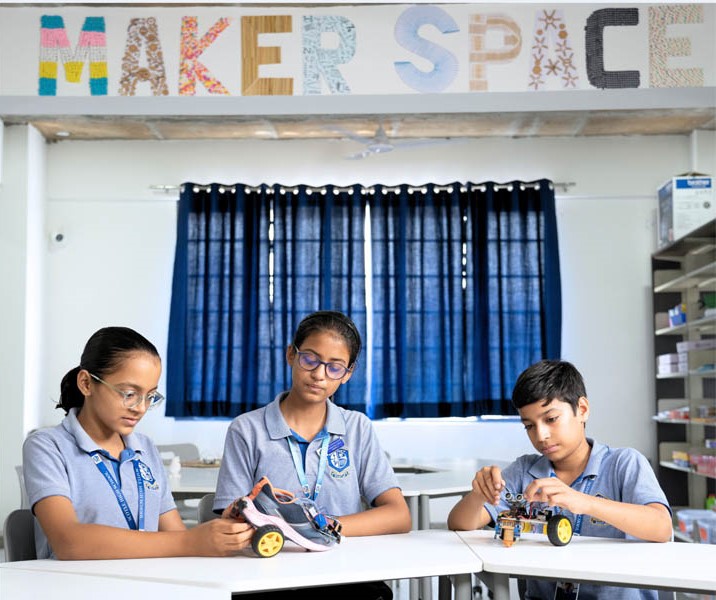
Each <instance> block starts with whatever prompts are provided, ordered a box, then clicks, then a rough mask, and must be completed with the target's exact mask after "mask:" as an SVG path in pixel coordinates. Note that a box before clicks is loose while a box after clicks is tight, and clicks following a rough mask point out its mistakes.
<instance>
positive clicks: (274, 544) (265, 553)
mask: <svg viewBox="0 0 716 600" xmlns="http://www.w3.org/2000/svg"><path fill="white" fill-rule="evenodd" d="M283 542H284V538H283V532H282V531H281V530H280V529H279V528H278V527H276V526H275V525H262V526H261V527H257V528H256V531H255V532H254V537H253V538H252V539H251V547H252V548H253V550H254V552H256V554H257V555H258V556H260V557H261V558H271V557H272V556H276V555H277V554H278V553H279V552H281V548H283Z"/></svg>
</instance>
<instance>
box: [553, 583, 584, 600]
mask: <svg viewBox="0 0 716 600" xmlns="http://www.w3.org/2000/svg"><path fill="white" fill-rule="evenodd" d="M578 596H579V584H578V583H573V582H571V581H558V582H557V587H556V588H555V590H554V600H577V597H578Z"/></svg>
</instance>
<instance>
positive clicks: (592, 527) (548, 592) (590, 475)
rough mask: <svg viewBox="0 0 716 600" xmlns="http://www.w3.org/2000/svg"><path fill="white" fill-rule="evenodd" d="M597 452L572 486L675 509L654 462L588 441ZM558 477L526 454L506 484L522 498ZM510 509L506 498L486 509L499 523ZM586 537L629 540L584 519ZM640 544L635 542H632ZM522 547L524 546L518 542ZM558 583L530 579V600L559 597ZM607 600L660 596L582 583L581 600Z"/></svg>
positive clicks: (602, 524)
mask: <svg viewBox="0 0 716 600" xmlns="http://www.w3.org/2000/svg"><path fill="white" fill-rule="evenodd" d="M587 441H588V442H589V445H590V446H591V447H592V452H591V454H590V455H589V461H588V462H587V466H586V467H585V469H584V472H583V473H582V474H581V475H580V476H579V477H578V478H577V479H576V480H575V481H574V482H573V483H572V485H571V487H572V488H573V489H575V490H577V491H580V492H584V493H589V494H590V495H591V496H597V497H600V498H608V499H609V500H615V501H616V502H626V503H628V504H642V505H645V504H652V503H658V504H663V505H664V506H666V508H668V509H669V512H671V509H670V508H669V503H668V501H667V499H666V496H665V495H664V492H663V490H662V489H661V487H660V486H659V482H658V481H657V479H656V475H655V474H654V470H653V469H652V467H651V465H650V464H649V461H648V460H647V459H646V457H644V455H642V454H641V453H639V452H638V451H637V450H634V449H633V448H610V447H609V446H606V445H604V444H600V443H598V442H595V441H594V440H592V439H590V438H587ZM553 473H554V471H553V469H552V463H551V462H550V460H549V459H548V458H547V457H546V456H543V455H541V454H526V455H524V456H520V457H519V458H518V459H517V460H515V462H513V463H512V464H511V465H509V466H508V467H506V468H505V470H504V471H503V472H502V478H503V479H504V480H505V484H506V488H507V490H508V491H510V492H512V493H513V494H515V493H518V494H519V493H522V492H524V490H525V489H526V488H527V486H528V485H529V484H530V483H532V481H534V480H535V479H541V478H543V477H550V476H552V475H553ZM508 508H509V507H508V505H507V503H506V502H505V501H504V499H502V498H501V500H500V504H499V505H497V506H494V505H492V504H485V509H486V510H487V512H489V513H490V517H491V518H492V520H493V522H494V521H495V519H496V518H497V515H498V513H499V512H501V511H503V510H507V509H508ZM561 512H562V513H563V514H565V515H567V516H568V517H570V518H571V519H572V523H575V526H576V522H577V521H576V519H577V517H576V516H575V515H573V514H572V513H571V512H570V511H568V510H566V509H561ZM580 535H584V536H592V537H609V538H628V537H631V536H627V535H626V534H625V533H624V532H623V531H620V530H619V529H617V528H615V527H612V526H611V525H608V524H607V523H605V522H603V521H599V520H597V519H594V518H592V517H590V516H589V515H583V516H582V518H581V531H580ZM632 539H634V538H632ZM518 543H519V542H518ZM554 590H555V583H554V582H553V581H551V582H550V581H542V580H531V579H530V580H528V581H527V593H526V596H525V598H549V599H551V598H554V594H555V591H554ZM594 598H602V599H604V600H607V599H608V600H612V599H615V600H620V599H625V600H626V599H629V600H632V599H634V600H636V599H641V598H653V599H654V600H656V599H657V598H658V594H657V592H656V591H654V590H642V589H636V588H619V587H609V586H596V585H589V584H584V583H582V584H581V585H580V587H579V600H589V599H594Z"/></svg>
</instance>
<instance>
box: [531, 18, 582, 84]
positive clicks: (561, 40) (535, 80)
mask: <svg viewBox="0 0 716 600" xmlns="http://www.w3.org/2000/svg"><path fill="white" fill-rule="evenodd" d="M548 50H552V53H551V54H550V55H549V56H547V51H548ZM531 64H532V68H531V71H530V75H529V87H531V88H532V89H534V90H539V89H540V88H542V87H544V86H545V84H546V82H547V77H553V78H559V79H560V80H561V82H562V87H563V88H568V87H571V88H576V87H577V79H578V77H577V67H576V66H575V64H574V50H573V49H572V46H571V44H570V41H569V32H568V31H567V23H566V22H565V20H564V14H563V12H562V11H561V10H557V9H555V10H543V11H542V12H541V13H538V16H537V19H535V26H534V35H533V38H532V56H531Z"/></svg>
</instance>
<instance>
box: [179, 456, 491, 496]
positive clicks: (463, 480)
mask: <svg viewBox="0 0 716 600" xmlns="http://www.w3.org/2000/svg"><path fill="white" fill-rule="evenodd" d="M394 464H395V465H396V466H397V467H398V469H399V472H398V473H397V477H398V483H399V485H400V487H401V489H402V491H403V495H404V496H407V497H410V496H419V495H423V494H424V495H428V496H433V497H435V496H439V495H451V494H464V493H466V492H469V491H470V489H471V485H472V479H473V477H474V476H475V471H476V470H477V469H479V468H481V467H482V466H484V465H485V464H487V462H486V461H483V460H479V459H466V460H433V461H418V460H411V459H398V460H397V461H394ZM490 464H492V463H490ZM411 467H412V468H415V469H419V470H425V471H428V472H424V473H407V472H404V471H402V469H406V468H411ZM218 477H219V468H218V466H217V467H200V468H197V467H182V469H181V471H179V474H178V475H169V485H170V486H171V490H172V492H174V493H177V494H196V495H198V496H200V495H203V494H209V493H213V492H215V491H216V482H217V479H218Z"/></svg>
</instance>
